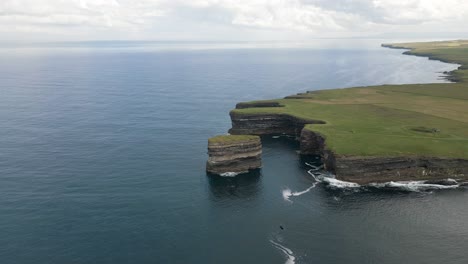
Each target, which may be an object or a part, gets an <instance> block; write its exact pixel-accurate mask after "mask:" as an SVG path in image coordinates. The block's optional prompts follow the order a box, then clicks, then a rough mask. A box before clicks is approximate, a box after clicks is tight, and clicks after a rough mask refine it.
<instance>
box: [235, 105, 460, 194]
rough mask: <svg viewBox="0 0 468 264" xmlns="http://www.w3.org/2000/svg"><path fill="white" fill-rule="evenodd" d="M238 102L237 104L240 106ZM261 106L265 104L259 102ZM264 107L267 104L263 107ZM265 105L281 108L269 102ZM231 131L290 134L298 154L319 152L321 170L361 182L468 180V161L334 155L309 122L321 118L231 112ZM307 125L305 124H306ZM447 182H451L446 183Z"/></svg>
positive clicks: (313, 122)
mask: <svg viewBox="0 0 468 264" xmlns="http://www.w3.org/2000/svg"><path fill="white" fill-rule="evenodd" d="M239 105H240V106H241V107H239V108H237V109H246V108H249V107H252V108H254V107H258V105H259V104H258V103H251V104H245V103H243V104H239ZM239 105H238V106H239ZM261 105H262V107H263V105H267V104H261ZM265 107H266V106H265ZM268 107H281V104H269V106H268ZM230 116H231V121H232V128H231V130H230V133H233V134H238V135H242V134H255V135H277V134H283V135H289V136H294V137H295V138H296V140H298V141H299V142H300V154H301V155H319V156H320V157H321V160H322V163H323V165H324V169H325V170H326V171H328V172H330V173H333V174H334V175H335V176H336V178H337V179H339V180H342V181H348V182H355V183H358V184H361V185H365V184H370V183H384V182H390V181H415V180H417V181H428V182H437V183H444V182H442V181H443V180H445V179H447V178H453V179H455V180H457V181H467V180H468V160H466V159H458V158H440V157H424V156H413V155H409V156H353V155H340V154H336V153H335V152H334V151H332V150H331V149H330V148H328V147H327V140H326V137H325V136H324V135H322V134H321V133H319V132H317V131H313V129H312V128H311V127H313V126H310V124H315V125H320V124H326V122H325V121H322V120H313V119H302V118H297V117H294V116H292V115H289V114H284V113H279V114H275V113H239V112H236V111H232V112H231V113H230ZM306 125H307V126H306ZM382 140H385V139H382ZM448 184H451V183H450V182H448Z"/></svg>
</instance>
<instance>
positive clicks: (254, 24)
mask: <svg viewBox="0 0 468 264" xmlns="http://www.w3.org/2000/svg"><path fill="white" fill-rule="evenodd" d="M467 22H468V1H465V0H334V1H329V0H190V1H188V0H2V1H1V2H0V34H2V32H13V33H16V34H17V35H19V34H24V33H28V32H45V33H50V34H56V35H57V37H60V36H61V37H62V38H67V36H70V35H72V34H73V33H76V32H85V33H86V34H88V35H91V37H92V35H93V32H94V33H95V35H96V36H97V35H98V34H103V32H105V33H106V34H109V36H110V35H112V34H111V33H112V32H114V33H115V34H118V35H122V34H125V32H133V33H135V32H139V33H138V34H140V35H139V36H140V37H141V36H144V37H145V38H148V37H151V36H153V37H154V38H157V37H158V35H159V33H161V32H159V31H158V30H162V31H170V30H171V29H172V28H173V29H174V30H176V31H178V32H183V31H184V30H186V32H190V31H191V30H193V29H196V28H197V26H198V27H200V26H199V25H203V28H209V27H210V26H212V27H213V28H219V27H224V28H226V29H228V28H229V29H230V30H232V29H237V30H239V32H240V31H242V30H243V29H245V28H247V29H258V30H270V31H271V30H273V31H274V30H281V31H290V32H295V31H297V32H307V33H310V34H315V35H321V34H329V33H330V32H335V33H337V34H339V33H343V34H345V33H347V34H349V33H356V34H370V33H375V32H391V31H408V30H415V29H419V30H427V31H431V30H442V29H443V28H444V27H446V26H447V25H450V26H451V27H452V29H453V27H456V28H457V29H459V30H460V31H465V29H464V25H466V23H467ZM162 26H165V28H162ZM181 34H182V33H181ZM182 35H183V34H182Z"/></svg>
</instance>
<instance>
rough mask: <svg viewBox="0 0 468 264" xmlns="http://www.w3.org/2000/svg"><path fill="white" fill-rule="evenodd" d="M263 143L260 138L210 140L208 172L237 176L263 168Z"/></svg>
mask: <svg viewBox="0 0 468 264" xmlns="http://www.w3.org/2000/svg"><path fill="white" fill-rule="evenodd" d="M261 155H262V143H261V141H260V137H258V136H250V135H249V136H235V135H227V136H217V137H213V138H210V139H209V140H208V156H209V157H208V161H207V163H206V171H207V172H208V173H212V174H218V175H235V174H240V173H246V172H249V170H253V169H258V168H261V166H262V159H261Z"/></svg>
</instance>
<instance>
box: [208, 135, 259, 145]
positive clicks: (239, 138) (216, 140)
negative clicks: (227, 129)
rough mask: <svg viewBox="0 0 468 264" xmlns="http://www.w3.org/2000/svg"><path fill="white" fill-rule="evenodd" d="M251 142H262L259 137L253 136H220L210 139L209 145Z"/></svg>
mask: <svg viewBox="0 0 468 264" xmlns="http://www.w3.org/2000/svg"><path fill="white" fill-rule="evenodd" d="M251 140H260V137H259V136H253V135H219V136H215V137H212V138H209V139H208V143H209V144H221V143H226V144H228V143H229V144H231V143H236V142H244V141H251Z"/></svg>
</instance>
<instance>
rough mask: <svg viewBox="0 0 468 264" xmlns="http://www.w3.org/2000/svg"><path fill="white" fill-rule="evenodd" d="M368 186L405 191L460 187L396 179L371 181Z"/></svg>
mask: <svg viewBox="0 0 468 264" xmlns="http://www.w3.org/2000/svg"><path fill="white" fill-rule="evenodd" d="M455 182H456V181H455ZM369 186H372V187H376V188H393V189H400V190H405V191H410V192H420V191H428V190H444V189H456V188H458V187H460V185H459V184H454V185H441V184H431V183H426V182H425V181H398V182H393V181H392V182H386V183H372V184H369Z"/></svg>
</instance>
